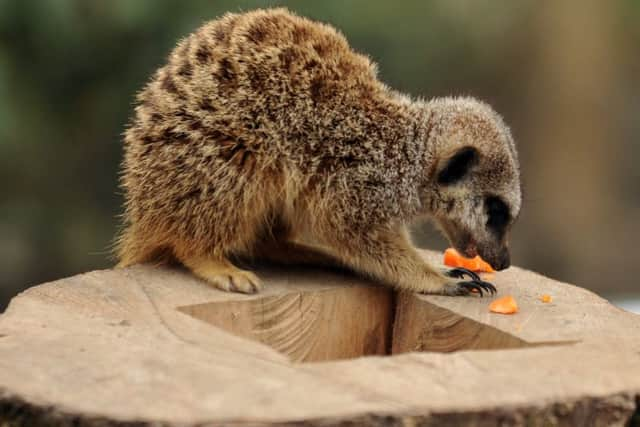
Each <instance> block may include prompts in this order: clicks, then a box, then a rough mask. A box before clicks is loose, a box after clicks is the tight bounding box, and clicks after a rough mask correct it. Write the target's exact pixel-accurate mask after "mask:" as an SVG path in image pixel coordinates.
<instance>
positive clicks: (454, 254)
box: [444, 248, 495, 273]
mask: <svg viewBox="0 0 640 427" xmlns="http://www.w3.org/2000/svg"><path fill="white" fill-rule="evenodd" d="M444 265H448V266H449V267H462V268H466V269H468V270H471V271H475V272H485V273H495V270H494V269H493V267H491V265H490V264H489V263H488V262H486V261H485V260H483V259H482V258H480V255H476V256H475V257H474V258H465V257H464V256H462V255H461V254H460V253H459V252H458V251H456V250H455V249H453V248H448V249H447V250H445V251H444Z"/></svg>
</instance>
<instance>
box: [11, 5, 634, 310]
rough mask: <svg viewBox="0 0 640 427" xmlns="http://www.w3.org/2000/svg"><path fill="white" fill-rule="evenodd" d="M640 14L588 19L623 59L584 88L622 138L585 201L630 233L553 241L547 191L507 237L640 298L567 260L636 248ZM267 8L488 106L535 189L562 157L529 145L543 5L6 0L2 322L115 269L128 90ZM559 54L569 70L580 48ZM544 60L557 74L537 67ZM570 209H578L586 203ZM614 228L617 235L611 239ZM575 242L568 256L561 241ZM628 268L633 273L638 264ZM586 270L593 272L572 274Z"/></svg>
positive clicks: (388, 73)
mask: <svg viewBox="0 0 640 427" xmlns="http://www.w3.org/2000/svg"><path fill="white" fill-rule="evenodd" d="M639 3H640V2H638V1H631V0H627V1H621V2H603V3H602V4H604V5H605V6H602V5H600V6H594V7H595V9H594V12H593V13H594V14H598V13H599V12H598V11H602V9H603V8H604V9H607V10H608V11H609V12H610V13H609V15H610V16H611V20H609V21H606V20H603V23H602V24H600V23H598V22H596V23H594V24H589V25H596V26H597V25H603V26H604V25H608V27H607V29H608V30H611V31H612V36H611V38H610V39H608V42H607V43H609V45H607V46H606V49H611V50H613V51H615V53H616V54H615V55H613V56H612V58H614V60H615V61H616V63H615V64H613V65H612V68H613V69H614V71H615V72H614V73H613V74H611V73H609V74H606V73H605V74H603V75H604V77H602V78H601V77H598V76H595V77H594V79H592V80H590V81H593V82H596V83H595V84H599V83H598V82H599V80H598V79H600V78H601V79H603V80H604V79H608V80H607V81H603V82H602V85H603V86H602V87H606V88H607V89H606V91H605V92H604V94H605V95H606V97H607V99H605V100H604V101H603V106H604V107H605V110H603V113H602V117H601V120H602V125H603V126H605V128H607V129H614V130H615V132H613V133H612V134H611V137H610V138H602V141H600V142H598V143H601V144H602V145H601V146H607V147H611V148H610V150H611V151H612V152H615V153H618V154H619V155H616V156H613V157H611V158H608V159H607V160H606V161H608V162H612V166H611V167H609V168H604V169H602V170H600V171H599V172H598V173H602V174H603V176H602V178H600V176H598V177H596V178H595V179H598V180H600V179H601V182H602V183H603V186H601V187H599V189H598V191H599V192H597V193H595V194H593V195H592V196H593V198H594V200H595V201H596V203H600V204H604V205H606V207H607V208H608V207H611V210H610V211H609V210H605V211H604V215H605V216H604V218H607V216H606V214H607V213H612V214H616V215H618V214H619V213H620V212H623V213H625V216H624V218H626V220H625V219H624V218H623V219H614V218H617V217H613V216H612V217H608V218H609V219H610V220H613V221H614V222H615V224H609V223H601V222H602V218H601V217H598V218H600V219H598V220H597V221H600V223H596V222H595V221H596V220H595V219H594V220H592V221H591V222H590V223H589V222H585V224H587V225H585V226H584V227H583V229H581V230H580V232H579V233H578V232H572V231H571V230H566V234H563V235H554V234H552V233H546V232H545V230H547V229H548V230H563V229H566V228H567V227H570V224H571V219H570V218H567V215H568V212H566V211H565V210H560V209H558V208H557V206H556V205H555V204H556V202H557V201H558V200H557V199H554V198H546V197H545V195H546V188H545V187H544V186H543V187H540V186H538V187H536V186H533V187H534V188H535V191H536V193H537V194H533V195H531V194H528V195H527V194H526V197H527V199H526V200H525V205H524V206H525V211H524V212H527V207H528V205H535V206H537V207H538V208H539V209H542V210H543V211H541V212H552V213H551V214H549V215H548V217H546V219H544V220H540V221H538V217H534V216H530V217H528V218H527V217H526V215H523V219H522V221H521V222H522V224H519V225H518V226H517V227H516V233H515V235H514V236H513V245H514V250H515V255H516V256H515V262H516V263H517V264H520V265H524V266H528V267H531V268H535V269H538V270H541V271H543V272H544V273H545V274H548V275H551V276H557V277H561V278H564V279H566V280H568V281H574V280H580V282H579V283H580V284H583V285H585V286H590V287H592V288H594V289H597V290H601V291H605V290H607V288H605V285H606V286H607V287H609V288H608V289H609V290H613V291H623V290H625V289H627V290H628V291H631V290H633V289H632V286H633V279H632V278H630V276H631V277H632V276H633V274H631V275H629V274H618V275H617V276H615V277H616V281H615V282H614V283H601V281H600V280H599V279H597V278H598V277H605V275H607V274H608V273H609V271H608V270H607V266H606V265H605V266H603V265H586V263H585V260H584V259H581V258H580V253H579V252H580V251H579V250H576V249H572V248H580V247H582V246H584V244H586V245H587V246H589V245H591V246H593V245H595V246H596V249H600V248H602V249H604V250H610V249H611V250H612V247H613V246H617V245H618V244H619V243H620V242H621V241H622V242H625V241H627V242H628V244H629V247H628V248H625V250H626V249H629V251H636V249H635V239H637V237H638V234H639V232H640V226H639V225H638V224H637V223H636V221H635V219H636V218H637V217H638V213H640V193H639V191H638V189H639V186H638V183H639V181H640V172H639V171H640V168H637V166H636V165H635V163H634V161H635V159H638V158H640V144H639V143H638V140H639V139H640V121H639V120H638V114H639V113H640V96H639V95H640V93H639V89H638V88H639V86H640V85H639V84H638V83H640V81H639V78H638V76H640V59H639V55H638V53H639V52H638V46H640V30H639V28H640V25H639V19H640V4H639ZM594 4H597V3H594V2H592V1H586V2H573V7H575V8H577V9H575V10H584V9H585V8H587V7H588V6H589V5H592V6H593V5H594ZM272 5H284V6H287V7H288V8H290V9H291V10H294V11H296V12H298V13H299V14H302V15H306V16H309V17H311V18H314V19H318V20H321V21H325V22H329V23H332V24H333V25H334V26H336V27H337V28H339V29H340V30H341V31H343V32H344V33H345V35H346V36H347V38H348V39H349V41H350V42H351V44H352V45H353V46H354V47H355V48H356V49H357V50H359V51H361V52H365V53H367V54H368V55H370V56H371V57H372V58H373V59H374V60H375V61H377V62H378V63H379V65H380V76H381V79H382V80H384V81H385V82H386V83H388V84H390V85H391V86H393V87H395V88H397V89H399V90H402V91H406V92H408V93H411V94H413V95H415V96H422V97H432V96H441V95H452V94H466V95H474V96H478V97H480V98H483V99H485V100H487V101H488V102H490V103H491V104H493V105H494V106H495V107H496V109H497V110H498V111H500V112H501V113H502V114H503V115H504V116H505V118H506V120H507V122H508V123H509V124H510V125H511V126H512V128H513V130H514V134H515V136H516V139H517V140H518V143H519V145H520V149H521V157H522V163H523V170H524V172H525V174H524V175H525V176H524V178H525V181H526V180H527V178H530V177H534V178H535V177H536V176H537V175H536V174H528V173H527V170H533V171H536V170H537V171H539V170H540V168H544V165H545V160H546V159H550V158H552V156H554V153H553V149H552V148H551V149H549V144H547V145H546V146H545V147H546V148H545V150H546V151H544V150H543V151H542V152H537V151H536V150H537V148H536V147H537V144H538V141H536V140H535V138H536V137H538V136H540V134H539V133H536V130H535V129H539V128H540V127H544V126H545V122H544V117H545V116H544V114H543V113H544V111H545V108H546V105H545V102H537V103H536V104H535V105H534V104H531V105H530V103H529V98H530V97H533V98H535V96H534V95H536V94H537V95H538V99H542V100H543V101H544V99H545V96H547V95H550V96H551V95H552V93H551V92H552V91H553V92H556V90H555V88H553V86H551V87H547V88H545V87H541V88H540V89H539V88H538V86H536V84H533V85H532V82H537V81H538V80H536V78H538V79H539V78H541V77H542V78H543V79H544V77H545V73H546V72H549V73H553V72H554V70H553V64H554V61H556V62H558V63H562V55H559V56H558V58H555V57H553V53H551V54H550V53H549V52H548V51H547V50H545V49H544V48H540V46H541V45H540V43H541V42H540V40H541V38H540V37H541V36H544V32H545V29H544V28H545V27H544V25H539V23H540V21H541V20H542V21H544V20H545V19H546V18H544V16H543V17H542V18H541V15H540V10H539V9H540V8H544V7H547V4H546V3H545V4H544V5H543V4H542V3H537V2H533V1H520V2H500V1H490V0H481V1H462V0H439V1H430V2H425V1H421V0H403V1H402V2H389V1H384V0H379V1H373V0H369V1H363V0H354V1H338V0H325V1H322V2H311V1H307V2H302V1H279V2H278V1H230V0H228V1H222V0H216V1H213V0H208V1H205V0H193V1H177V0H110V1H99V0H0V194H1V195H2V197H1V198H0V310H1V309H2V307H3V305H4V304H5V303H6V301H7V300H8V298H9V297H10V296H12V295H14V294H15V293H16V292H18V291H20V290H21V289H24V288H26V287H27V286H28V285H33V284H36V283H40V282H43V281H47V280H53V279H56V278H60V277H63V276H67V275H71V274H74V273H79V272H82V271H87V270H91V269H96V268H105V267H108V266H110V265H111V261H110V260H109V257H108V253H109V246H110V242H111V239H112V237H113V235H114V233H115V230H116V226H117V222H118V219H117V216H118V214H119V212H120V205H121V202H122V200H121V195H120V194H118V189H117V176H118V163H119V160H120V156H121V134H122V131H123V130H124V128H125V126H126V123H127V120H128V116H129V115H130V114H131V111H132V101H133V96H134V94H135V92H136V91H137V90H139V89H140V88H141V87H142V85H143V84H144V82H145V81H146V79H147V78H148V76H149V75H150V74H151V73H152V72H153V71H154V70H155V69H156V68H157V67H158V66H159V65H161V64H162V63H163V61H164V59H165V58H166V56H167V54H168V53H169V51H170V49H171V48H172V47H173V46H174V45H175V43H176V41H177V40H178V39H179V38H180V37H183V36H185V35H187V34H188V33H189V32H191V31H193V30H194V29H195V28H197V27H198V26H199V25H200V24H201V23H203V22H204V21H206V20H209V19H213V18H215V17H217V16H220V15H221V14H223V13H224V12H226V11H235V12H237V11H243V10H248V9H252V8H255V7H267V6H272ZM567 10H568V11H567V12H566V13H564V12H561V13H558V14H552V17H553V19H556V18H557V19H559V20H560V22H559V23H558V25H556V27H554V28H564V27H563V25H565V26H571V25H572V24H573V23H574V22H581V21H579V20H578V21H575V20H574V18H575V17H574V12H573V11H572V10H571V9H567ZM585 13H588V12H585ZM578 15H580V13H578ZM582 15H584V13H583V14H582ZM586 22H589V21H586ZM544 43H554V41H553V40H550V41H545V42H544ZM577 49H578V50H579V49H583V50H584V49H590V46H588V45H586V46H578V47H577ZM545 52H547V53H545ZM561 53H562V52H561ZM587 53H588V52H587ZM566 54H567V55H568V56H569V57H570V56H571V55H572V54H573V51H571V52H566ZM541 55H547V56H549V55H550V56H551V57H550V58H547V57H544V58H541ZM583 57H586V58H588V55H587V56H583ZM554 58H555V59H554ZM541 63H542V64H551V66H550V68H545V67H542V68H541V67H540V65H539V64H541ZM536 64H537V65H536ZM532 70H534V71H532ZM589 72H590V69H589V67H585V68H581V67H579V66H576V70H575V73H576V75H580V73H589ZM532 74H535V75H532ZM569 86H570V85H569ZM544 90H548V91H549V93H546V92H542V93H539V92H540V91H544ZM562 96H563V97H565V98H566V97H569V98H570V97H571V96H573V94H572V93H562ZM609 97H610V99H609ZM550 99H551V98H550ZM532 105H534V106H533V107H532ZM538 113H540V114H538ZM537 114H538V115H537ZM532 117H533V119H532ZM536 117H538V119H537V120H538V121H537V122H536V121H535V120H536V119H535V118H536ZM540 117H542V118H543V119H540ZM577 123H578V126H579V123H580V122H579V121H578V122H577ZM605 139H606V140H605ZM607 150H609V149H607ZM545 156H547V157H545ZM534 161H535V163H532V162H534ZM603 171H604V172H603ZM604 174H606V176H605V175H604ZM536 182H537V181H536ZM569 182H571V181H569ZM526 184H527V183H526V182H525V185H526ZM526 188H527V187H525V190H526ZM603 188H604V189H606V191H603ZM568 191H569V192H570V191H571V188H570V187H569V189H568ZM605 192H606V193H607V194H603V193H605ZM531 196H533V197H531ZM601 196H603V197H602V199H600V197H601ZM605 196H606V197H605ZM572 203H573V202H572ZM572 206H573V207H574V208H575V209H578V210H579V209H581V205H580V203H578V204H576V205H572ZM532 212H536V211H535V210H534V211H532ZM542 217H544V215H541V218H542ZM594 218H595V217H594ZM556 219H557V221H556ZM554 221H556V222H557V223H555V222H554ZM597 224H600V227H596V225H597ZM547 226H549V228H546V227H547ZM554 227H555V228H554ZM607 227H614V229H615V230H616V231H615V232H613V233H611V234H610V235H609V236H608V237H607V236H606V233H605V232H604V231H606V229H607ZM616 227H617V228H616ZM596 228H598V229H597V230H596ZM603 230H604V231H603ZM591 231H593V233H591ZM554 233H555V231H554ZM417 236H418V240H419V241H420V242H421V243H425V244H429V243H430V244H432V245H436V246H437V247H442V246H443V245H444V242H443V241H442V239H441V238H439V237H435V236H434V234H433V233H430V232H424V230H423V229H419V230H417ZM571 236H573V238H574V240H575V242H576V243H575V245H574V246H571V245H566V244H563V242H564V241H565V240H566V239H569V238H571ZM603 236H604V237H603ZM620 236H622V238H621V240H620V239H619V237H620ZM625 236H626V240H625ZM629 236H634V238H633V239H631V238H629ZM632 240H633V242H631V241H632ZM632 243H633V245H632ZM633 253H634V252H632V253H630V254H629V255H628V256H627V257H626V258H624V257H623V259H622V261H624V262H626V260H628V261H629V264H633V262H632V261H633V259H632V258H633V257H634V256H635V261H637V255H633ZM590 256H593V257H596V256H597V255H593V254H592V255H590ZM622 261H621V262H622ZM609 267H610V268H611V269H613V268H614V267H616V268H618V267H622V266H614V265H609ZM596 268H598V269H600V271H599V275H598V274H595V273H596V272H595V269H596ZM630 268H631V269H635V273H636V274H637V273H640V271H639V270H638V268H639V267H638V266H637V262H636V263H635V265H632V266H631V267H630ZM585 269H586V270H587V273H589V274H591V275H588V274H584V275H580V274H577V273H576V272H580V271H583V270H585ZM603 269H604V270H603ZM592 277H593V279H591V278H592ZM608 277H612V276H608ZM625 287H626V288H625Z"/></svg>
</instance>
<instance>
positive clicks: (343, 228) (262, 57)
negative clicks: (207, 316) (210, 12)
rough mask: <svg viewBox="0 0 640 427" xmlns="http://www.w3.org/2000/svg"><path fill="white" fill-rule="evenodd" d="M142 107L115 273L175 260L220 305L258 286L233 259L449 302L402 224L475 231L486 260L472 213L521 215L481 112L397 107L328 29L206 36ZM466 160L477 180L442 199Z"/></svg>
mask: <svg viewBox="0 0 640 427" xmlns="http://www.w3.org/2000/svg"><path fill="white" fill-rule="evenodd" d="M137 99H138V105H137V107H136V110H135V117H134V118H133V120H132V122H131V125H130V127H129V128H128V130H127V131H126V136H125V156H124V161H123V167H122V178H121V182H122V188H123V189H124V191H125V194H126V207H125V208H126V209H125V214H124V220H125V221H124V225H123V231H122V233H121V235H120V236H119V239H118V242H117V255H118V257H119V260H120V265H121V266H127V265H131V264H135V263H141V262H153V261H159V260H166V259H167V258H176V259H178V260H179V261H180V262H182V263H183V264H184V265H186V266H187V267H188V268H190V269H191V270H192V271H193V272H194V273H195V274H197V275H198V276H200V277H202V278H204V279H205V280H207V281H208V282H209V283H211V284H213V285H215V286H217V287H219V288H221V289H226V290H235V291H241V292H255V291H257V290H258V289H259V287H260V281H259V279H258V278H257V277H255V275H253V274H252V273H250V272H247V271H242V270H239V269H237V268H236V267H235V266H234V265H233V264H232V263H231V261H229V259H230V258H231V257H236V256H255V257H266V258H271V259H275V260H280V261H289V262H307V261H308V262H333V260H335V262H338V263H341V264H343V265H346V266H349V267H351V268H353V269H355V270H357V271H360V272H362V273H364V274H368V275H370V276H373V277H375V278H377V279H379V280H381V281H383V282H386V283H388V284H390V285H393V286H397V287H399V288H405V289H414V290H418V291H424V292H435V293H453V291H452V289H453V288H452V287H455V283H453V284H452V283H451V279H449V278H447V277H445V276H444V275H442V274H441V273H440V271H439V270H438V269H435V268H433V267H431V266H429V265H428V264H426V263H425V262H424V261H423V260H422V259H421V258H420V256H419V255H418V253H417V252H416V250H415V249H414V248H413V246H412V244H411V243H410V240H409V237H408V233H407V231H406V226H407V224H409V223H410V222H411V221H413V220H414V219H416V218H417V217H420V216H431V217H432V218H434V219H435V220H436V222H437V223H438V224H439V225H440V226H441V227H442V228H443V229H444V230H445V232H447V233H448V234H449V236H450V237H451V238H452V240H455V230H453V229H455V227H456V226H460V227H466V229H468V230H470V231H471V232H472V234H474V235H476V236H478V249H479V250H480V249H482V248H483V247H486V248H489V249H491V247H492V246H491V244H489V243H486V242H488V241H489V237H487V236H488V235H487V233H486V231H485V230H484V229H485V228H486V227H484V223H483V222H486V215H484V214H483V208H482V207H481V206H480V207H479V206H477V198H478V197H482V195H483V194H485V193H486V192H488V191H489V192H493V193H496V194H498V195H500V196H502V197H503V198H504V199H505V200H507V201H508V204H509V206H510V208H511V210H512V211H513V212H514V213H516V214H517V212H518V211H519V208H520V185H519V172H518V163H517V156H516V153H515V149H514V145H513V141H512V139H511V136H510V134H509V130H508V129H507V128H506V126H505V125H504V124H503V122H502V120H501V119H500V117H499V116H498V115H497V114H496V113H495V112H493V111H492V110H491V109H490V108H489V107H488V106H487V105H485V104H483V103H480V102H478V101H475V100H473V99H470V98H460V99H453V98H446V99H436V100H433V101H430V102H425V101H420V100H412V99H410V98H409V97H407V96H404V95H402V94H399V93H397V92H394V91H393V90H391V89H389V88H388V87H386V86H385V85H384V84H383V83H381V82H380V81H379V80H378V79H377V77H376V66H375V64H373V63H372V62H371V60H370V59H369V58H367V57H366V56H363V55H360V54H358V53H355V52H354V51H353V50H352V49H351V48H350V47H349V45H348V43H347V41H346V40H345V38H344V37H343V36H342V35H341V34H340V33H339V32H337V31H336V30H335V29H334V28H332V27H331V26H328V25H325V24H321V23H317V22H313V21H310V20H307V19H305V18H301V17H298V16H295V15H293V14H292V13H290V12H288V11H287V10H285V9H269V10H256V11H252V12H248V13H244V14H227V15H225V16H223V17H222V18H220V19H217V20H214V21H211V22H209V23H207V24H205V25H204V26H202V27H201V28H200V29H198V30H197V31H196V32H195V33H193V34H192V35H190V36H188V37H187V38H185V39H184V40H182V41H181V42H180V43H179V44H178V46H177V47H176V48H175V49H174V51H173V52H172V53H171V55H170V57H169V60H168V63H167V64H166V65H164V66H163V67H161V68H160V69H159V70H158V71H157V72H156V73H155V75H154V76H153V78H152V79H151V81H150V82H149V83H148V84H147V86H146V87H145V88H144V90H143V91H142V92H141V93H140V94H139V95H138V98H137ZM466 145H470V146H473V147H476V148H477V149H478V150H479V151H480V153H481V154H482V157H481V161H480V164H479V165H478V166H477V168H476V169H477V170H476V171H475V172H474V174H473V179H472V180H468V182H466V184H464V185H462V184H461V185H457V186H453V187H449V188H441V186H438V185H437V184H436V183H435V181H434V176H435V174H436V173H437V171H438V168H440V167H442V164H443V163H442V162H444V161H445V159H446V158H447V157H448V156H450V155H451V154H452V153H454V152H455V150H456V148H458V147H462V146H466ZM474 197H475V198H476V200H475V201H474ZM474 203H476V206H475V207H474ZM483 215H484V216H483ZM450 229H452V230H450ZM301 239H304V240H306V241H312V242H313V243H314V244H315V246H316V248H314V249H310V248H309V247H307V246H302V245H300V244H299V243H296V242H297V241H298V240H301ZM480 240H482V242H481V241H480ZM483 242H484V243H483ZM453 243H454V244H456V242H455V241H453ZM482 244H484V246H482ZM492 244H493V245H494V246H496V245H498V244H503V243H501V242H493V243H492ZM489 249H486V250H489Z"/></svg>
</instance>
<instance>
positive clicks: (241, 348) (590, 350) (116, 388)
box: [0, 252, 640, 427]
mask: <svg viewBox="0 0 640 427" xmlns="http://www.w3.org/2000/svg"><path fill="white" fill-rule="evenodd" d="M425 257H431V258H434V259H435V257H438V255H437V254H434V253H426V252H425ZM259 274H260V275H261V277H262V278H263V279H264V282H265V289H264V291H263V292H262V293H260V294H258V295H250V296H247V295H239V294H229V293H224V292H220V291H217V290H215V289H212V288H211V287H209V286H207V285H206V284H205V283H204V282H202V281H200V280H198V279H196V278H194V277H193V276H191V275H190V274H188V273H187V272H185V271H181V270H177V269H167V268H154V267H151V266H136V267H132V268H127V269H121V270H104V271H94V272H91V273H87V274H81V275H78V276H74V277H71V278H67V279H63V280H59V281H56V282H52V283H47V284H44V285H40V286H37V287H34V288H31V289H29V290H27V291H26V292H23V293H22V294H20V295H19V296H17V297H16V298H14V299H13V301H12V302H11V304H10V306H9V307H8V309H7V311H6V312H5V313H4V314H3V315H2V316H0V426H2V427H6V426H51V425H53V426H71V425H73V426H78V425H80V426H85V425H86V426H123V425H136V426H147V425H149V426H151V425H153V426H223V425H224V426H244V427H246V426H271V425H283V424H284V425H306V426H358V425H374V426H415V425H421V426H441V425H445V426H446V425H451V426H458V425H473V426H484V425H487V426H488V425H497V424H500V425H523V426H524V425H527V426H528V425H633V423H638V422H640V421H639V418H640V413H639V411H638V406H639V400H640V399H639V397H638V396H640V316H637V315H633V314H631V313H627V312H625V311H623V310H620V309H617V308H616V307H614V306H612V305H611V304H609V303H608V302H607V301H605V300H603V299H602V298H600V297H598V296H596V295H594V294H593V293H591V292H588V291H586V290H583V289H580V288H578V287H575V286H571V285H568V284H564V283H558V282H555V281H553V280H551V279H548V278H545V277H543V276H540V275H538V274H535V273H532V272H528V271H525V270H521V269H519V268H515V267H514V268H510V269H509V270H507V271H504V272H501V273H498V274H497V275H496V277H495V279H494V280H493V281H494V283H495V284H496V286H497V288H498V290H499V294H498V296H501V295H506V294H512V295H514V297H515V298H516V299H517V301H518V303H519V305H520V311H519V312H518V313H517V314H515V315H511V316H505V315H499V314H494V313H489V311H488V305H489V302H490V301H491V298H486V297H485V298H477V297H465V298H452V297H440V296H425V295H417V294H410V293H400V294H396V293H395V292H393V291H392V290H390V289H389V288H386V287H382V286H377V285H375V284H372V283H369V282H367V281H365V280H363V279H360V278H357V277H354V276H353V275H350V274H348V273H341V272H328V271H321V270H311V269H306V270H302V269H297V270H284V269H275V268H272V269H264V270H261V271H259ZM542 294H549V295H552V297H553V302H551V303H543V302H541V301H540V296H541V295H542Z"/></svg>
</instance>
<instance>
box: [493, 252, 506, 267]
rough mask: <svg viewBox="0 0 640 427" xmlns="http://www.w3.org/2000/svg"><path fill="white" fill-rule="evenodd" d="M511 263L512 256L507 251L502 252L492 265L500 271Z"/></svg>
mask: <svg viewBox="0 0 640 427" xmlns="http://www.w3.org/2000/svg"><path fill="white" fill-rule="evenodd" d="M510 265H511V257H510V256H509V252H507V251H505V252H503V253H502V254H500V256H499V257H498V258H497V259H496V261H495V265H493V266H492V267H493V268H495V269H496V270H498V271H500V270H504V269H506V268H509V266H510Z"/></svg>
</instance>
